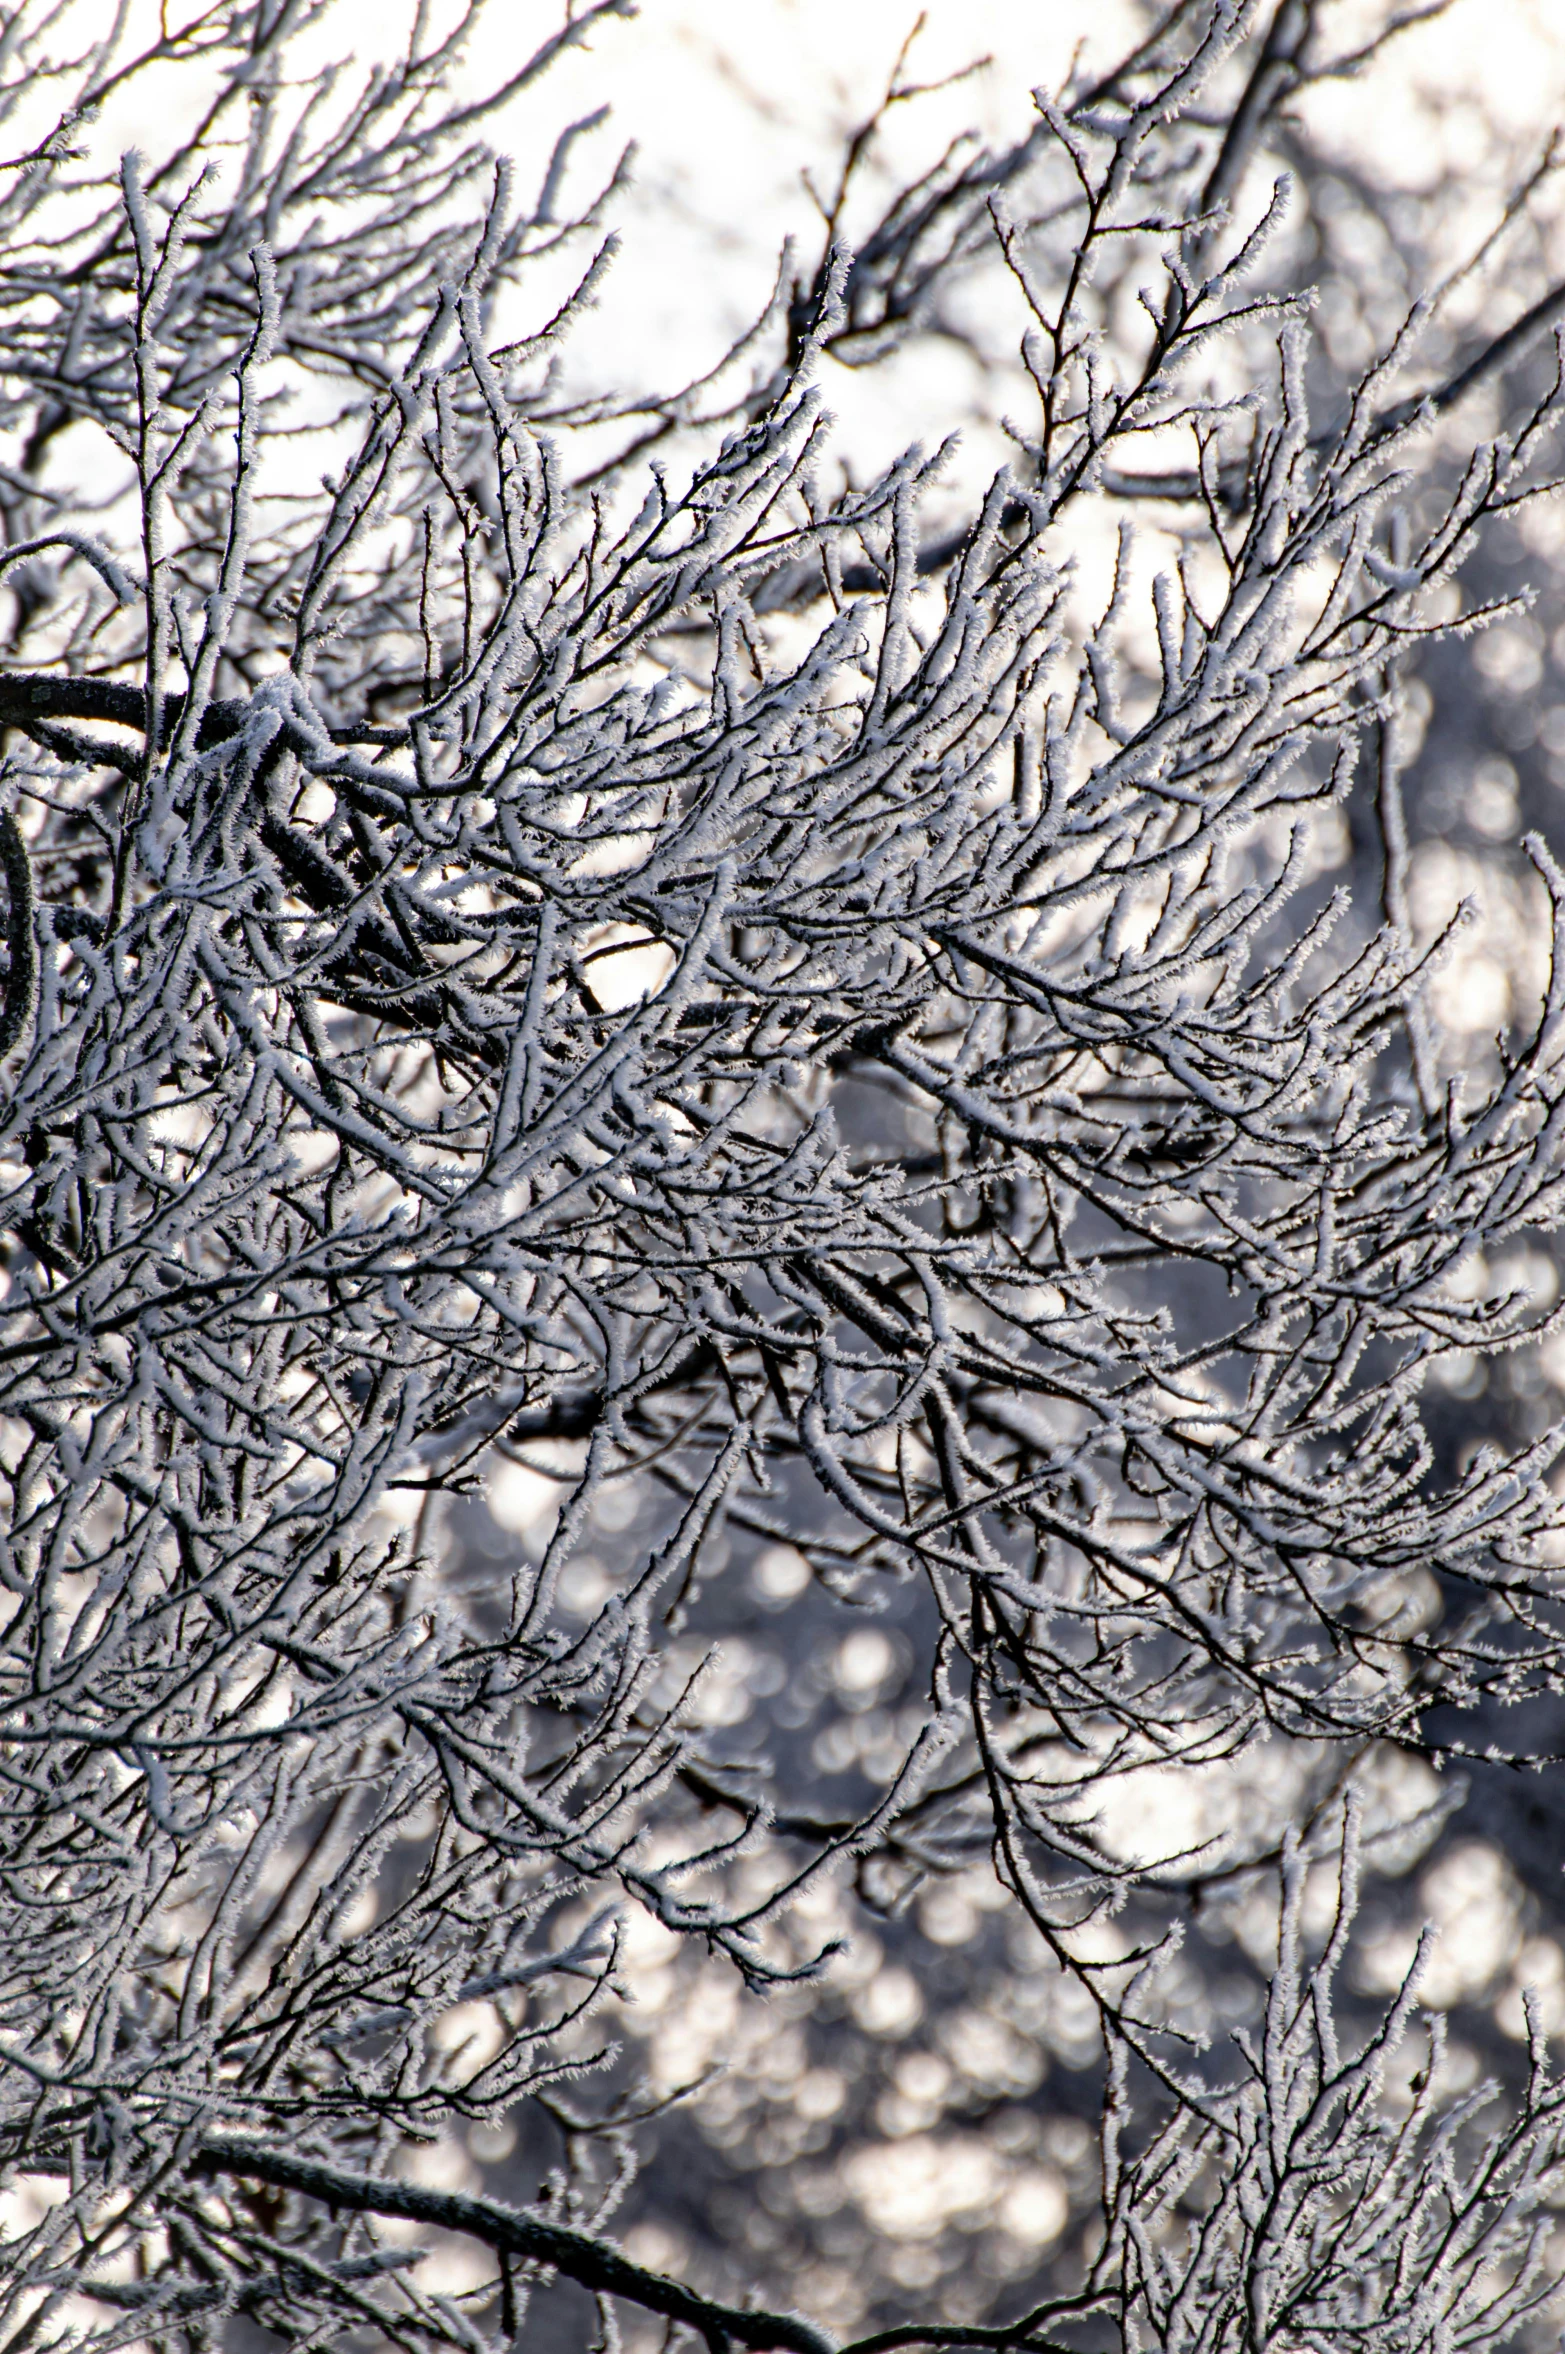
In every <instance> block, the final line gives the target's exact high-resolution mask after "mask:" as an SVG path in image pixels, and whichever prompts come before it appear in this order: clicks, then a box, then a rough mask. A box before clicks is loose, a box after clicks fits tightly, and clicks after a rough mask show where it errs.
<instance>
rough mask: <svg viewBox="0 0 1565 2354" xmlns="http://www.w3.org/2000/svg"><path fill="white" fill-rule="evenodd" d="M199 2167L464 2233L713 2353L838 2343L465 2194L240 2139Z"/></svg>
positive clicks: (210, 2139) (207, 2143)
mask: <svg viewBox="0 0 1565 2354" xmlns="http://www.w3.org/2000/svg"><path fill="white" fill-rule="evenodd" d="M196 2163H197V2165H198V2166H199V2168H200V2170H201V2171H202V2172H203V2173H215V2174H229V2175H235V2176H238V2177H239V2178H240V2179H241V2180H245V2181H250V2182H266V2183H271V2184H272V2185H273V2186H274V2187H275V2188H276V2189H278V2190H291V2191H299V2192H301V2193H302V2194H303V2196H305V2197H306V2198H311V2199H320V2200H322V2201H323V2202H324V2203H325V2204H326V2205H327V2206H330V2207H334V2208H336V2209H338V2210H339V2211H343V2210H346V2211H347V2212H350V2213H352V2214H355V2215H384V2216H396V2217H399V2218H402V2219H404V2220H406V2221H408V2222H411V2223H429V2224H434V2225H436V2226H438V2227H439V2228H440V2229H442V2230H444V2231H455V2232H461V2233H462V2234H464V2236H465V2237H467V2238H468V2239H476V2240H481V2241H482V2242H483V2243H484V2245H485V2246H486V2247H489V2248H492V2249H493V2250H494V2252H495V2254H496V2256H497V2257H511V2258H513V2259H514V2258H518V2257H519V2258H521V2259H522V2261H523V2262H524V2263H529V2264H547V2265H549V2266H550V2267H551V2268H552V2269H553V2270H554V2271H556V2272H559V2273H563V2274H564V2275H565V2277H566V2278H567V2279H568V2280H573V2281H576V2282H577V2283H578V2284H579V2285H580V2286H581V2287H582V2288H584V2289H591V2290H592V2291H594V2292H595V2293H596V2294H598V2295H602V2296H611V2297H625V2298H628V2299H629V2300H630V2302H631V2303H632V2304H635V2305H639V2306H640V2307H641V2308H642V2310H643V2311H644V2312H647V2313H661V2314H662V2315H664V2316H665V2318H666V2319H668V2320H670V2321H677V2322H683V2323H684V2324H685V2325H686V2327H687V2328H690V2329H695V2330H699V2331H700V2333H701V2335H702V2337H704V2338H705V2340H706V2342H707V2344H708V2346H710V2347H711V2348H712V2349H713V2354H722V2350H723V2349H725V2348H727V2347H729V2346H733V2345H739V2346H749V2347H753V2348H755V2349H756V2350H757V2354H764V2350H765V2349H768V2348H778V2349H782V2350H783V2354H836V2341H835V2340H834V2339H833V2338H832V2337H830V2336H829V2335H828V2334H827V2332H826V2331H825V2330H823V2329H817V2328H816V2326H815V2324H814V2323H813V2322H809V2321H805V2320H803V2319H802V2318H801V2317H800V2316H799V2315H798V2314H796V2313H759V2312H756V2313H749V2312H745V2311H744V2310H743V2309H742V2308H741V2307H739V2306H737V2305H722V2304H719V2303H718V2302H717V2301H716V2299H715V2298H712V2297H703V2296H701V2295H700V2294H699V2293H698V2292H697V2291H696V2290H695V2289H690V2288H686V2286H685V2285H684V2283H683V2282H682V2281H677V2280H670V2279H669V2278H668V2276H667V2274H666V2273H661V2272H652V2271H649V2270H648V2269H647V2267H646V2266H645V2265H642V2264H633V2263H632V2262H631V2260H630V2258H629V2257H628V2256H623V2255H621V2253H620V2251H619V2250H618V2249H617V2248H615V2247H612V2246H611V2245H610V2244H609V2242H608V2241H607V2240H600V2239H597V2238H595V2237H594V2236H593V2235H592V2234H591V2233H590V2232H584V2231H571V2230H568V2229H567V2228H566V2227H565V2226H564V2225H563V2224H557V2223H540V2222H538V2221H537V2220H536V2219H535V2218H534V2217H533V2216H530V2215H522V2214H519V2213H518V2211H517V2210H516V2208H514V2207H507V2206H504V2205H502V2204H501V2202H500V2201H499V2200H498V2199H475V2198H470V2197H468V2196H467V2195H466V2194H465V2193H463V2192H460V2191H439V2190H430V2189H427V2188H425V2187H424V2186H423V2185H422V2184H418V2183H406V2182H384V2181H380V2180H377V2179H376V2178H375V2177H373V2176H370V2175H366V2174H350V2173H347V2172H346V2171H344V2169H342V2168H341V2167H337V2166H327V2165H324V2164H323V2163H322V2162H321V2161H320V2160H319V2159H317V2158H303V2157H296V2156H294V2155H293V2154H292V2153H290V2152H288V2151H284V2150H276V2149H272V2148H270V2147H269V2146H268V2145H266V2144H265V2143H262V2142H258V2141H251V2140H250V2139H248V2137H242V2136H240V2135H237V2134H235V2135H225V2134H209V2135H208V2136H207V2137H206V2139H205V2140H204V2141H203V2143H202V2145H201V2151H200V2155H199V2157H198V2159H197V2161H196Z"/></svg>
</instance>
